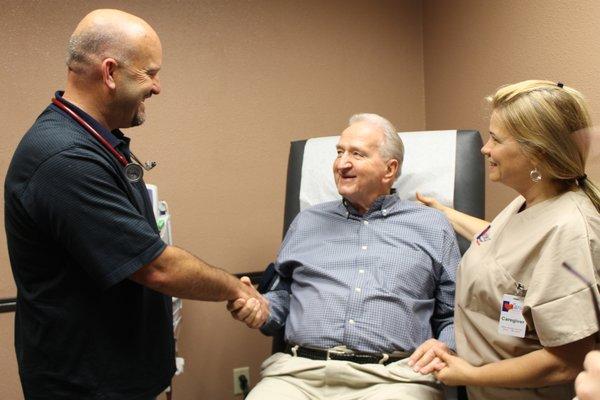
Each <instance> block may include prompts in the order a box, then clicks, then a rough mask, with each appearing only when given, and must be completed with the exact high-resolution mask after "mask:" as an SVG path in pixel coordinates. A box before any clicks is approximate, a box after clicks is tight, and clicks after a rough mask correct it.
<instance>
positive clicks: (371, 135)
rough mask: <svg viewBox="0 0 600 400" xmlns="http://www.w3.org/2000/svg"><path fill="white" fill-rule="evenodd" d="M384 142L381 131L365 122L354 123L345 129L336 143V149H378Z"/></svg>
mask: <svg viewBox="0 0 600 400" xmlns="http://www.w3.org/2000/svg"><path fill="white" fill-rule="evenodd" d="M383 141H384V133H383V130H382V129H381V128H380V127H378V126H376V125H374V124H372V123H370V122H367V121H360V122H355V123H353V124H352V125H350V126H349V127H347V128H346V129H345V130H344V131H343V132H342V134H341V135H340V139H339V141H338V147H347V146H354V147H368V148H375V149H377V148H379V147H380V146H381V145H382V144H383Z"/></svg>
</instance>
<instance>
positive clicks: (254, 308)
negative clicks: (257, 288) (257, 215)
mask: <svg viewBox="0 0 600 400" xmlns="http://www.w3.org/2000/svg"><path fill="white" fill-rule="evenodd" d="M403 153H404V147H403V144H402V141H401V139H400V137H399V136H398V134H397V133H396V129H395V128H394V127H393V126H392V124H391V123H390V122H389V121H387V120H386V119H384V118H382V117H380V116H378V115H375V114H358V115H355V116H353V117H352V118H351V119H350V125H349V126H348V128H347V129H346V130H344V132H343V133H342V134H341V136H340V139H339V142H338V144H337V158H336V159H335V161H334V163H333V173H334V176H335V182H336V185H337V189H338V191H339V193H340V195H341V196H342V198H343V199H342V200H341V201H332V202H327V203H323V204H319V205H316V206H313V207H311V208H308V209H306V210H304V211H302V212H301V213H300V214H298V216H297V217H296V219H295V220H294V222H293V223H292V225H291V226H290V229H289V230H288V232H287V234H286V236H285V239H284V241H283V244H282V245H281V249H280V251H279V255H278V257H277V260H276V262H275V271H276V272H277V274H278V277H277V278H278V279H276V281H277V282H279V283H278V284H275V285H274V287H272V289H271V290H270V291H269V292H267V293H266V294H265V297H266V298H267V299H268V300H269V302H270V307H269V308H270V314H269V315H264V313H261V311H260V307H259V305H258V301H257V300H256V299H252V300H248V301H245V300H241V299H240V300H236V301H232V302H230V303H229V304H228V309H229V310H230V311H231V313H232V315H233V317H234V318H236V319H238V320H240V321H243V322H245V323H246V324H247V325H248V326H250V327H253V328H256V327H260V329H261V330H262V331H263V332H264V333H266V334H272V333H274V332H276V331H277V330H278V329H280V328H281V327H282V326H283V325H285V340H286V342H287V347H286V352H285V353H276V354H274V355H272V356H271V357H269V358H268V359H267V360H266V361H265V362H264V363H263V366H262V377H263V379H262V381H260V382H259V383H258V385H257V386H256V387H255V388H254V389H253V390H252V392H251V393H250V394H249V396H248V397H247V399H251V400H271V399H272V400H281V399H327V400H332V399H340V400H341V399H344V400H350V399H377V400H382V399H402V400H407V399H408V400H410V399H414V400H424V399H441V398H442V397H443V394H442V391H441V388H440V386H439V385H438V383H437V382H436V380H435V378H434V377H433V375H431V374H427V373H428V372H431V371H432V369H433V366H434V365H435V364H436V363H438V362H440V361H439V360H438V359H435V358H434V356H433V353H434V352H433V348H436V347H441V348H445V349H448V348H450V349H453V348H454V325H453V303H454V279H455V272H456V267H457V264H458V261H459V258H460V253H459V250H458V246H457V243H456V237H455V235H454V231H453V230H452V227H451V226H450V224H449V223H448V222H447V220H446V219H445V218H444V216H443V215H442V214H441V213H439V212H437V211H436V210H433V209H431V208H428V207H424V206H422V205H420V204H417V203H414V202H411V201H407V200H403V199H401V198H399V197H398V195H396V194H395V193H394V189H392V184H393V183H394V181H395V180H396V179H397V178H398V176H399V175H400V170H401V166H402V160H403V155H404V154H403ZM244 281H245V282H246V283H248V281H247V279H245V280H244ZM411 353H412V354H413V355H412V356H411V357H410V358H409V356H410V355H411Z"/></svg>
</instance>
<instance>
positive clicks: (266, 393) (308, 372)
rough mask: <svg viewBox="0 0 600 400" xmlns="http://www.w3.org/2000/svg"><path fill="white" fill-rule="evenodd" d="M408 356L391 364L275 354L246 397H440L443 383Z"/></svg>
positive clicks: (348, 399)
mask: <svg viewBox="0 0 600 400" xmlns="http://www.w3.org/2000/svg"><path fill="white" fill-rule="evenodd" d="M407 362H408V359H405V360H401V361H397V362H394V363H391V364H388V365H379V364H356V363H352V362H347V361H336V360H329V361H321V360H310V359H307V358H302V357H292V356H291V355H289V354H284V353H276V354H273V355H272V356H271V357H269V358H268V359H266V360H265V362H264V363H263V365H262V373H261V375H262V377H263V379H262V380H261V381H260V382H259V383H258V384H257V385H256V387H255V388H254V389H253V390H252V392H250V394H249V395H248V397H247V398H246V399H247V400H288V399H289V400H367V399H371V400H441V399H443V392H442V390H441V386H440V385H439V384H438V383H437V382H436V380H435V378H434V377H433V376H432V375H421V374H420V373H417V372H414V371H413V370H412V369H410V368H409V367H408V365H407Z"/></svg>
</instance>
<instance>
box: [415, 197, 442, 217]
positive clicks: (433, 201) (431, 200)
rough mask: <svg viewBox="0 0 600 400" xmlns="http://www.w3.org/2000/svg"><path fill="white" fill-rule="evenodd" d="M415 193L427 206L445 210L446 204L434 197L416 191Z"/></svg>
mask: <svg viewBox="0 0 600 400" xmlns="http://www.w3.org/2000/svg"><path fill="white" fill-rule="evenodd" d="M415 195H416V197H417V200H418V201H420V202H421V203H423V204H425V205H426V206H427V207H431V208H435V209H436V210H439V211H441V212H444V205H443V204H442V203H440V202H439V201H437V200H436V199H434V198H433V197H427V196H423V195H422V194H421V193H419V192H416V193H415Z"/></svg>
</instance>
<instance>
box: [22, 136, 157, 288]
mask: <svg viewBox="0 0 600 400" xmlns="http://www.w3.org/2000/svg"><path fill="white" fill-rule="evenodd" d="M119 167H120V166H119ZM125 185H130V183H129V182H127V181H126V180H124V179H123V176H122V172H121V171H119V170H118V169H117V168H115V163H112V162H111V161H109V160H108V159H107V158H106V157H103V155H100V154H97V153H96V152H94V151H91V150H90V149H86V148H80V147H73V148H70V149H67V150H63V151H61V152H59V153H57V154H54V155H53V156H52V157H50V158H49V159H47V160H45V161H44V162H43V163H41V164H40V166H39V168H38V169H37V171H35V173H34V174H33V176H32V178H31V180H30V182H29V183H28V185H27V187H26V189H25V190H24V191H23V193H22V195H21V203H22V204H23V207H24V208H25V210H26V211H27V213H28V214H29V216H30V218H31V219H32V220H33V221H35V223H36V225H38V226H39V229H40V230H43V231H45V233H47V234H48V237H51V238H52V239H53V240H54V241H55V243H54V245H57V246H63V247H64V250H65V251H66V252H67V253H68V254H69V256H70V257H71V258H72V259H73V261H74V263H73V265H78V266H80V268H83V269H84V270H85V272H86V273H87V274H89V276H90V277H91V278H92V279H93V280H94V281H95V282H96V283H97V284H98V286H99V287H101V288H103V289H105V288H108V287H110V286H112V285H114V284H116V283H118V282H120V281H122V280H123V279H125V278H126V277H128V276H130V275H131V274H132V273H133V272H135V271H137V270H138V269H139V268H141V267H142V266H144V265H146V264H148V263H149V262H151V261H152V260H153V259H154V258H156V257H157V256H158V255H160V253H161V252H162V251H163V250H164V248H165V247H166V245H165V243H164V242H163V241H162V240H161V239H160V236H159V234H158V233H157V231H156V230H155V229H154V228H153V227H152V226H151V225H150V222H149V221H148V220H147V219H146V218H145V217H144V215H143V213H142V212H141V211H140V210H139V209H138V207H136V205H135V198H134V196H132V195H131V192H132V190H131V188H127V187H126V186H125Z"/></svg>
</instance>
